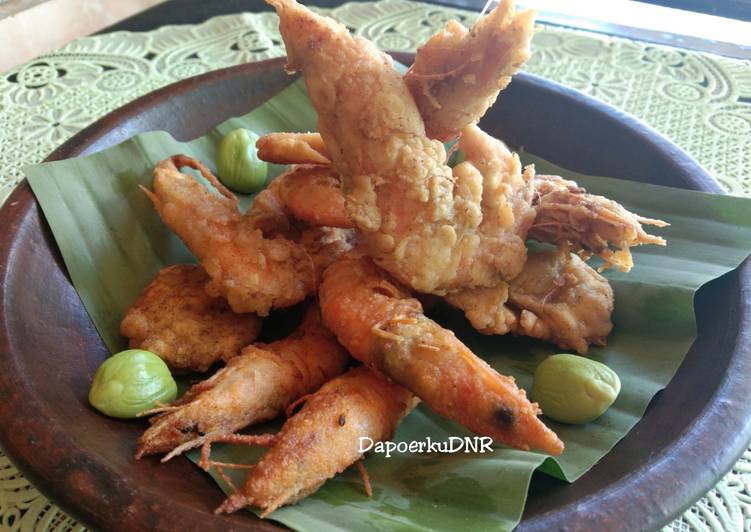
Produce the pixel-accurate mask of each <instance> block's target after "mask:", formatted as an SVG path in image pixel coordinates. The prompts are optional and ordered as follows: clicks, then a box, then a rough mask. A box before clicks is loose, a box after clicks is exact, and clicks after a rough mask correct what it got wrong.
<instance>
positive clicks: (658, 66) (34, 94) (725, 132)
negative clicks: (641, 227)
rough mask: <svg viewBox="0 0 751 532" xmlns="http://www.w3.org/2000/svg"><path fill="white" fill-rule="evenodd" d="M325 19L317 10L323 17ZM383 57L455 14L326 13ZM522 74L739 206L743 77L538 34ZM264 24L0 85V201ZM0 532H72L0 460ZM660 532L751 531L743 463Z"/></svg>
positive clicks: (568, 35)
mask: <svg viewBox="0 0 751 532" xmlns="http://www.w3.org/2000/svg"><path fill="white" fill-rule="evenodd" d="M321 11H323V10H321ZM329 12H330V13H331V14H333V16H335V17H336V18H338V19H339V20H341V21H342V22H344V23H345V24H346V25H347V26H348V27H349V28H351V29H352V30H353V31H355V32H356V33H358V34H359V35H362V36H365V37H367V38H369V39H371V40H373V41H374V42H376V44H378V45H379V46H380V47H381V48H383V49H387V50H414V48H415V46H416V45H417V44H419V43H420V42H422V41H424V40H425V39H426V38H427V37H428V36H430V35H431V34H432V33H433V32H435V31H436V30H437V29H438V28H439V27H441V26H443V24H445V22H446V21H447V20H449V19H450V18H458V19H459V20H461V21H463V22H465V23H467V24H471V22H472V21H473V20H474V17H475V15H474V14H472V13H469V12H466V11H460V10H456V9H449V8H444V7H437V6H431V5H427V4H422V3H417V2H410V1H407V0H382V1H380V2H372V3H369V2H368V3H353V4H345V5H343V6H341V7H339V8H336V9H334V10H331V11H329ZM533 51H534V53H533V55H532V59H531V60H530V62H529V63H527V66H526V67H525V70H526V71H527V72H532V73H534V74H538V75H541V76H543V77H546V78H549V79H552V80H555V81H558V82H561V83H564V84H566V85H568V86H571V87H574V88H577V89H579V90H582V91H584V92H586V93H588V94H591V95H592V96H595V97H597V98H600V99H602V100H604V101H606V102H608V103H611V104H613V105H615V106H617V107H619V108H621V109H623V110H625V111H627V112H630V113H632V114H634V115H636V116H637V117H639V118H641V119H642V120H644V121H645V122H647V123H648V124H650V125H651V126H652V127H654V128H655V129H657V130H658V131H660V132H662V133H663V134H665V135H666V136H667V137H669V138H671V139H672V140H673V141H674V142H676V143H677V144H678V145H679V146H681V147H682V148H683V149H684V150H686V151H687V152H688V153H690V154H691V155H692V156H694V157H695V158H696V159H697V160H698V161H699V162H700V163H701V164H703V165H704V166H705V167H706V168H707V169H708V170H709V171H710V173H712V174H713V175H714V176H715V177H717V179H718V180H719V181H720V182H721V183H722V184H723V186H724V187H725V188H726V189H727V190H728V191H729V192H730V193H732V194H736V195H746V196H751V63H749V62H747V61H734V60H730V59H725V58H720V57H716V56H709V55H705V54H699V53H693V52H686V51H682V50H678V49H673V48H666V47H661V46H654V45H650V44H646V43H641V42H635V41H630V40H626V39H616V38H608V37H603V36H599V35H594V34H589V33H584V32H577V31H573V30H565V29H558V28H548V27H546V28H544V29H543V30H542V31H541V32H540V33H539V34H537V35H536V36H535V40H534V46H533ZM283 53H284V52H283V48H282V46H281V39H280V37H279V33H278V30H277V19H276V16H275V15H273V14H271V13H259V14H245V15H230V16H223V17H217V18H214V19H211V20H209V21H207V22H205V23H203V24H200V25H195V26H166V27H163V28H160V29H159V30H156V31H152V32H148V33H128V32H118V33H110V34H107V35H101V36H95V37H87V38H84V39H79V40H77V41H75V42H73V43H71V44H70V45H68V46H66V47H65V48H63V49H61V50H59V51H57V52H54V53H52V54H49V55H46V56H42V57H40V58H38V59H36V60H33V61H31V62H29V63H27V64H25V65H22V66H21V67H19V68H17V69H14V70H12V71H10V72H7V73H5V74H2V75H0V201H3V200H4V199H5V198H6V197H7V195H8V194H9V193H10V191H11V190H12V189H13V187H14V186H15V185H16V184H17V183H18V181H19V180H20V179H21V178H22V175H21V171H20V169H21V167H23V166H25V165H28V164H32V163H37V162H39V161H41V160H42V159H44V157H46V156H47V155H48V154H49V153H50V152H51V151H52V150H53V149H54V148H55V147H57V146H58V145H59V144H60V143H62V142H63V141H65V140H66V139H67V138H69V137H70V136H71V135H73V134H74V133H76V132H77V131H79V130H80V129H82V128H83V127H85V126H86V125H88V124H90V123H91V122H93V121H95V120H96V119H98V118H99V117H101V116H102V115H104V114H106V113H107V112H109V111H111V110H113V109H115V108H117V107H120V106H121V105H123V104H125V103H127V102H129V101H131V100H133V99H134V98H136V97H138V96H140V95H142V94H145V93H147V92H150V91H152V90H154V89H156V88H158V87H162V86H164V85H166V84H168V83H172V82H174V81H176V80H179V79H183V78H186V77H189V76H193V75H196V74H200V73H203V72H207V71H209V70H214V69H217V68H222V67H226V66H231V65H236V64H239V63H244V62H249V61H257V60H260V59H266V58H269V57H276V56H279V55H283ZM0 527H2V528H3V529H10V530H61V531H62V530H78V529H81V528H82V527H80V526H79V525H77V524H76V523H75V521H73V520H72V519H70V518H69V517H67V516H66V515H65V514H64V513H63V512H62V511H60V510H59V509H58V508H57V507H55V506H54V505H52V504H50V502H49V501H48V500H46V499H45V498H44V497H43V496H41V495H40V494H39V493H38V492H37V491H36V490H35V489H34V488H33V487H32V486H31V485H30V484H29V483H28V482H27V481H26V480H25V479H24V478H23V477H22V476H21V475H20V474H19V473H18V471H17V470H16V469H15V468H14V467H13V466H12V465H11V464H10V462H8V460H7V458H6V457H5V456H4V455H1V454H0ZM665 530H666V531H671V530H672V531H686V532H687V531H694V530H696V531H704V530H731V531H734V530H738V531H742V530H745V531H746V532H748V531H751V451H747V452H746V453H745V454H744V456H743V458H742V459H741V460H740V461H739V462H738V463H737V464H736V465H735V467H734V468H733V470H732V471H731V472H730V473H729V474H728V475H727V476H726V477H725V478H724V479H723V480H722V481H721V482H720V483H719V484H718V485H717V486H716V487H715V488H714V489H713V490H712V491H710V492H709V493H708V494H707V495H706V496H705V497H703V498H702V499H701V500H700V501H698V502H697V503H696V504H695V505H694V506H693V507H692V508H691V509H690V510H689V511H687V512H686V513H684V514H683V516H682V517H681V518H680V519H677V520H676V521H675V522H673V523H672V524H671V525H669V526H668V527H666V528H665Z"/></svg>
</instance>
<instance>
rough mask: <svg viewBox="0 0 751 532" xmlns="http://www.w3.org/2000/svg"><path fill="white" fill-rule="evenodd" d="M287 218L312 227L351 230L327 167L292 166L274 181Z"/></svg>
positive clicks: (336, 184) (336, 182)
mask: <svg viewBox="0 0 751 532" xmlns="http://www.w3.org/2000/svg"><path fill="white" fill-rule="evenodd" d="M277 181H280V183H279V196H280V198H281V200H282V202H283V203H284V206H285V208H286V209H287V211H288V212H289V214H290V215H291V216H292V217H294V218H295V219H296V220H299V221H301V222H305V223H307V224H309V225H312V226H316V227H318V226H326V227H341V228H351V227H352V222H351V221H350V219H349V214H347V208H346V206H345V204H344V196H343V195H342V192H341V181H340V180H339V178H338V177H337V176H336V175H335V174H334V172H333V170H332V169H331V167H329V166H293V167H292V168H291V169H290V170H289V171H288V172H286V173H285V174H283V175H281V176H279V177H278V178H277Z"/></svg>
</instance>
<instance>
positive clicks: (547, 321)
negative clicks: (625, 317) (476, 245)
mask: <svg viewBox="0 0 751 532" xmlns="http://www.w3.org/2000/svg"><path fill="white" fill-rule="evenodd" d="M509 302H510V304H511V305H512V306H513V307H514V308H516V309H518V312H519V322H518V326H517V328H516V331H515V332H517V333H518V334H524V335H525V336H532V337H534V338H540V339H541V340H547V341H549V342H552V343H554V344H556V345H558V346H559V347H561V348H563V349H575V350H576V351H578V352H579V353H582V354H585V353H586V352H587V349H588V346H589V345H590V344H591V345H606V343H607V342H606V339H607V336H608V334H610V331H611V330H612V329H613V322H612V321H610V317H611V315H612V313H613V289H612V288H611V287H610V283H608V281H607V279H605V278H604V277H603V276H602V275H600V274H599V273H597V272H596V271H595V270H593V269H592V268H591V267H589V266H588V265H587V264H586V263H585V262H584V261H583V260H581V259H580V258H579V257H578V256H577V255H575V254H572V253H570V252H569V251H568V249H566V248H561V249H559V250H554V251H543V252H541V253H536V254H534V255H530V257H529V259H528V260H527V264H525V265H524V270H522V273H521V274H519V276H518V277H517V278H516V279H514V280H513V281H511V282H510V286H509Z"/></svg>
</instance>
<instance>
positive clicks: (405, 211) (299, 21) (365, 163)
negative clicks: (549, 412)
mask: <svg viewBox="0 0 751 532" xmlns="http://www.w3.org/2000/svg"><path fill="white" fill-rule="evenodd" d="M270 3H271V4H272V5H273V6H274V7H275V8H276V9H277V12H278V13H279V17H280V20H281V25H280V30H281V33H282V37H283V39H284V41H285V45H286V47H287V55H288V58H289V63H288V69H290V70H292V69H295V68H299V69H301V70H302V71H303V74H304V76H305V82H306V84H307V86H308V92H309V94H310V96H311V101H312V103H313V105H314V107H315V108H316V110H317V111H318V129H319V131H320V132H321V136H322V138H323V140H324V142H325V144H326V146H327V147H328V151H329V153H330V154H331V156H332V162H333V167H334V170H335V171H336V172H337V173H338V174H339V175H341V176H342V185H343V190H344V193H345V196H346V201H347V210H348V211H349V214H350V218H351V219H352V221H353V222H354V223H355V225H356V226H357V228H358V229H359V231H360V234H361V239H362V241H363V243H364V245H365V247H366V248H367V252H368V254H369V255H371V256H372V257H373V258H374V260H375V261H376V262H377V263H378V264H379V265H380V266H382V267H383V268H384V269H386V270H388V271H389V272H390V273H391V274H392V275H394V276H396V277H397V278H399V279H400V280H401V281H402V282H405V283H406V284H409V285H410V286H412V287H413V288H415V289H416V290H418V291H421V292H428V293H437V294H443V293H446V292H448V291H451V290H456V289H458V288H463V287H466V286H471V287H475V286H494V285H496V284H498V282H499V281H500V280H503V279H504V278H513V277H515V276H516V275H517V274H518V273H519V270H520V269H521V266H522V264H523V262H524V257H523V256H521V257H520V256H519V251H520V250H522V249H523V241H524V238H525V237H526V235H522V234H515V229H519V228H523V227H525V225H526V223H525V222H524V220H525V219H526V214H525V213H524V212H522V213H519V214H518V215H519V217H520V218H521V221H520V222H519V223H517V222H515V221H514V222H512V223H509V224H508V225H507V226H499V227H496V228H494V229H495V230H494V231H490V230H489V229H490V228H489V227H486V228H485V229H486V230H482V231H480V230H478V226H479V225H480V221H481V219H482V217H481V216H478V213H481V212H482V208H481V206H480V205H479V203H480V202H481V201H482V198H481V197H478V194H477V192H478V186H477V185H478V182H496V181H501V182H502V183H505V184H507V185H508V188H504V189H503V192H502V194H500V196H502V197H503V198H504V199H505V201H506V202H508V203H511V211H512V213H513V215H514V218H515V217H516V216H517V213H516V212H513V211H514V209H515V206H516V205H517V202H516V198H517V197H524V196H525V195H526V194H527V188H528V187H527V184H526V181H525V180H524V179H523V178H522V177H521V176H514V177H513V178H510V177H508V176H501V175H495V174H494V175H478V174H480V173H481V172H480V170H479V167H481V166H486V164H485V162H484V161H482V162H481V161H470V162H469V163H468V164H467V165H465V166H464V167H463V168H462V169H460V170H459V171H458V172H459V173H457V174H452V171H451V169H450V168H449V167H448V166H447V165H446V151H445V149H444V147H443V145H442V144H441V143H440V142H438V141H435V140H430V139H429V138H428V137H427V136H426V135H425V127H424V125H423V122H422V118H421V117H420V113H419V110H418V109H417V106H416V105H415V102H414V100H413V98H412V95H411V94H410V93H409V91H408V89H407V87H406V84H405V83H404V81H403V80H402V78H401V76H400V75H399V72H398V71H397V70H396V69H395V68H394V66H393V64H392V62H391V59H390V58H389V57H388V56H387V55H385V54H383V53H382V52H380V51H378V50H377V48H376V47H375V46H374V45H373V44H372V43H370V42H368V41H366V40H364V39H361V38H357V37H352V36H351V35H350V34H349V32H348V31H347V29H346V28H345V27H344V26H342V25H341V24H338V23H336V22H334V21H333V20H331V19H327V18H324V17H320V16H318V15H315V14H313V13H312V12H311V11H309V10H307V9H305V8H304V7H302V6H300V5H299V4H297V3H296V2H295V1H294V0H270ZM479 135H484V133H482V132H479V130H474V129H472V130H471V131H469V132H468V133H467V135H466V136H467V137H468V139H467V140H466V142H467V143H470V144H472V145H476V146H477V147H478V148H479V147H483V148H486V147H493V148H496V147H497V145H495V144H493V143H491V142H484V141H483V142H479V141H478V136H479ZM498 144H500V143H498ZM466 151H471V150H466ZM478 151H479V150H478ZM482 156H483V158H484V159H488V158H490V159H496V160H497V161H492V163H491V164H488V165H487V166H488V167H489V168H492V169H494V170H495V169H501V168H502V169H509V168H513V165H508V164H507V163H506V162H505V160H506V159H508V158H509V154H508V151H507V150H505V148H504V149H503V151H499V152H497V153H486V152H485V151H483V152H482ZM470 166H471V167H472V168H470ZM474 170H477V172H475V171H474ZM457 182H459V184H458V185H457V186H455V184H456V183H457ZM511 183H517V184H518V185H517V186H522V187H523V188H524V190H522V191H517V190H516V189H514V188H513V187H514V185H512V184H511ZM479 188H480V190H479V191H480V196H482V194H483V192H482V189H481V187H479ZM498 220H501V219H500V218H499V219H498ZM503 220H505V221H506V222H509V221H510V219H509V218H508V217H507V218H504V219H503ZM491 235H492V236H491Z"/></svg>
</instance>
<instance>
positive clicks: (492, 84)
mask: <svg viewBox="0 0 751 532" xmlns="http://www.w3.org/2000/svg"><path fill="white" fill-rule="evenodd" d="M533 34H534V12H533V11H524V12H521V13H516V12H515V10H514V4H513V2H512V0H502V1H501V3H500V4H498V6H497V7H496V8H495V9H493V10H492V11H491V12H490V13H489V14H488V15H487V16H486V17H483V18H481V19H480V20H478V21H477V23H476V24H475V25H474V26H473V27H472V29H471V30H467V28H465V27H464V26H462V25H461V24H460V23H459V22H457V21H455V20H452V21H449V23H448V24H447V25H446V27H445V29H443V30H442V31H439V32H438V33H436V34H435V35H434V36H433V37H431V38H430V40H429V41H428V42H427V43H425V44H424V45H423V46H421V47H420V48H418V49H417V54H416V55H415V62H414V64H413V65H412V66H411V67H410V69H409V71H408V72H407V73H406V74H405V76H404V80H405V81H406V83H407V86H408V87H409V90H410V91H411V92H412V95H413V96H414V98H415V102H416V103H417V106H418V107H419V108H420V114H421V115H422V117H423V120H424V121H425V130H426V132H427V135H428V137H430V138H432V139H439V140H443V141H447V140H450V139H452V138H455V137H456V136H457V135H458V134H459V132H460V131H461V130H462V129H463V128H464V127H465V126H467V125H469V124H474V123H476V122H477V121H478V120H480V117H482V115H484V114H485V111H486V110H487V109H488V108H489V107H490V106H491V105H493V102H495V99H496V97H497V96H498V93H499V92H500V91H501V90H503V89H504V88H505V87H506V86H507V85H508V84H509V82H510V81H511V76H512V75H513V74H515V73H516V72H517V71H518V70H519V69H520V68H521V66H522V65H523V64H524V63H525V62H526V61H527V59H529V56H530V42H531V40H532V35H533Z"/></svg>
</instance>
